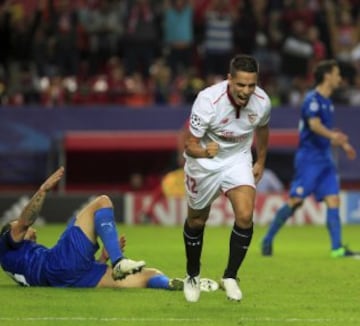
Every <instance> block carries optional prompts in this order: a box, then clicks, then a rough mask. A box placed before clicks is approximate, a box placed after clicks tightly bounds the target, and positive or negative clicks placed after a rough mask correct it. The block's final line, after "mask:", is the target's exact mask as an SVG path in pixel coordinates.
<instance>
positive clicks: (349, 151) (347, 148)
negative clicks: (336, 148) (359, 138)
mask: <svg viewBox="0 0 360 326" xmlns="http://www.w3.org/2000/svg"><path fill="white" fill-rule="evenodd" d="M342 149H343V150H344V152H345V154H346V156H347V158H348V159H349V160H355V158H356V150H355V148H354V147H353V146H352V145H351V144H350V143H348V142H346V143H345V144H344V145H342Z"/></svg>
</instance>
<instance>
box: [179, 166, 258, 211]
mask: <svg viewBox="0 0 360 326" xmlns="http://www.w3.org/2000/svg"><path fill="white" fill-rule="evenodd" d="M184 170H185V188H186V198H187V203H188V205H189V206H190V207H191V208H193V209H203V208H205V207H207V206H209V205H210V204H211V203H212V202H213V201H214V200H215V199H216V198H217V197H218V196H219V195H220V194H221V193H222V192H223V193H225V194H226V193H227V192H228V191H229V190H231V189H233V188H236V187H238V186H245V185H246V186H251V187H254V188H256V186H255V179H254V174H253V171H252V160H251V159H249V160H241V161H240V162H237V163H235V164H233V165H231V166H226V167H225V168H224V169H222V170H220V171H216V172H213V171H209V170H206V169H203V168H202V167H201V166H199V165H197V164H187V163H186V164H185V167H184Z"/></svg>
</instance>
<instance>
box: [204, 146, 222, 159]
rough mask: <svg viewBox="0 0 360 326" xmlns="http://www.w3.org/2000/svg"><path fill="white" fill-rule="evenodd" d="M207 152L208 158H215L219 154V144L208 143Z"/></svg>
mask: <svg viewBox="0 0 360 326" xmlns="http://www.w3.org/2000/svg"><path fill="white" fill-rule="evenodd" d="M205 151H206V156H207V157H208V158H213V157H214V156H215V155H216V154H217V153H218V152H219V144H218V143H215V142H211V143H208V144H207V145H206V149H205Z"/></svg>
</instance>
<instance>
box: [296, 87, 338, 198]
mask: <svg viewBox="0 0 360 326" xmlns="http://www.w3.org/2000/svg"><path fill="white" fill-rule="evenodd" d="M333 115H334V106H333V104H332V101H331V100H330V99H329V98H325V97H323V96H322V95H320V94H319V93H318V92H316V91H315V90H313V91H310V92H309V93H308V94H307V95H306V97H305V100H304V103H303V106H302V108H301V119H300V123H299V133H300V141H299V147H298V149H297V152H296V155H295V163H294V165H295V176H294V179H293V181H292V183H291V189H290V195H291V196H292V197H300V198H305V197H307V196H309V195H310V194H314V195H315V197H316V199H317V200H319V201H321V200H322V199H323V198H324V197H325V196H328V195H335V194H338V192H339V182H338V179H337V174H336V166H335V163H334V161H333V158H332V151H331V143H330V140H329V139H328V138H325V137H323V136H320V135H318V134H316V133H315V132H313V131H312V130H311V129H310V126H309V122H308V120H309V119H310V118H315V117H316V118H319V119H320V121H321V123H322V124H323V125H324V126H325V127H326V128H328V129H333Z"/></svg>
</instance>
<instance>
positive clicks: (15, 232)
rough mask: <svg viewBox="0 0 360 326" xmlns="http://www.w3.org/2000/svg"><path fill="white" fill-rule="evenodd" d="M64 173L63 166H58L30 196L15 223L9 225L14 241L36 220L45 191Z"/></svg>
mask: <svg viewBox="0 0 360 326" xmlns="http://www.w3.org/2000/svg"><path fill="white" fill-rule="evenodd" d="M63 174H64V168H63V167H60V168H59V169H57V170H56V171H55V172H54V173H53V174H52V175H51V176H50V177H48V178H47V179H46V180H45V182H44V183H43V184H42V185H41V186H40V188H39V190H38V191H37V192H36V193H35V194H34V195H33V196H32V198H31V199H30V201H29V202H28V204H27V205H26V206H25V208H24V209H23V211H22V212H21V214H20V216H19V218H18V219H17V221H16V223H13V225H12V227H11V235H12V238H13V240H14V241H21V240H23V239H24V237H25V235H26V232H27V230H28V228H29V227H30V226H31V225H32V224H33V223H34V222H35V221H36V218H37V217H38V216H39V212H40V210H41V208H42V206H43V203H44V200H45V197H46V193H47V192H48V191H49V190H50V189H52V188H53V187H54V186H55V185H56V184H57V183H58V182H59V180H60V179H61V177H62V176H63Z"/></svg>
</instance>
